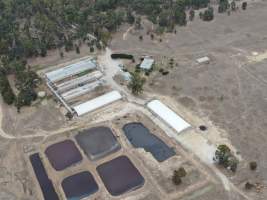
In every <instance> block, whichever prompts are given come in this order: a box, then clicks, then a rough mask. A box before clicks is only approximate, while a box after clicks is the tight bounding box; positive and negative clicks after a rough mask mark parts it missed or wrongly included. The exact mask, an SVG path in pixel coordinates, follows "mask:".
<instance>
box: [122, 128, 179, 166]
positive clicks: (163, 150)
mask: <svg viewBox="0 0 267 200" xmlns="http://www.w3.org/2000/svg"><path fill="white" fill-rule="evenodd" d="M123 131H124V134H125V135H126V137H127V138H128V140H129V141H130V142H131V144H132V145H133V146H134V147H135V148H144V149H145V151H147V152H150V153H151V154H152V155H153V156H154V158H155V159H156V160H157V161H159V162H162V161H164V160H167V159H168V158H170V157H172V156H174V155H175V151H174V150H173V149H172V148H170V147H169V146H167V145H166V144H165V143H164V142H163V141H162V140H161V139H159V138H158V137H157V136H155V135H154V134H152V133H150V131H149V130H148V129H147V128H146V127H145V126H144V125H143V124H142V123H129V124H126V125H124V126H123Z"/></svg>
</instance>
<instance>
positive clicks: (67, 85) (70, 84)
mask: <svg viewBox="0 0 267 200" xmlns="http://www.w3.org/2000/svg"><path fill="white" fill-rule="evenodd" d="M101 77H102V73H101V72H100V71H94V72H92V73H89V74H86V75H84V76H81V77H79V78H76V79H71V80H69V81H66V82H63V83H60V84H55V85H56V88H57V91H58V92H60V93H62V92H65V91H67V90H71V89H73V88H76V87H78V86H79V85H81V84H86V83H89V82H93V81H96V80H97V79H99V78H101Z"/></svg>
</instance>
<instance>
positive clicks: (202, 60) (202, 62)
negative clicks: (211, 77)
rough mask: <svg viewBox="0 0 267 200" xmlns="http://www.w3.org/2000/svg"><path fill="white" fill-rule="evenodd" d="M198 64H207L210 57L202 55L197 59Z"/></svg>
mask: <svg viewBox="0 0 267 200" xmlns="http://www.w3.org/2000/svg"><path fill="white" fill-rule="evenodd" d="M197 63H198V64H209V63H210V58H209V57H207V56H204V57H202V58H198V59H197Z"/></svg>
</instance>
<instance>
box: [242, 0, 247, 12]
mask: <svg viewBox="0 0 267 200" xmlns="http://www.w3.org/2000/svg"><path fill="white" fill-rule="evenodd" d="M247 6H248V3H247V2H246V1H244V2H243V3H242V9H243V10H246V9H247Z"/></svg>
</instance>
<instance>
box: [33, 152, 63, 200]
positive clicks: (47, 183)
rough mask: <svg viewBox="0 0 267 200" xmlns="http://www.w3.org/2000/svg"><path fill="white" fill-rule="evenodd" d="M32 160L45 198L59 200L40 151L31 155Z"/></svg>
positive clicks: (46, 199)
mask: <svg viewBox="0 0 267 200" xmlns="http://www.w3.org/2000/svg"><path fill="white" fill-rule="evenodd" d="M30 161H31V164H32V167H33V170H34V173H35V176H36V178H37V180H38V182H39V185H40V187H41V190H42V193H43V197H44V199H45V200H59V198H58V195H57V193H56V191H55V189H54V186H53V184H52V182H51V180H50V179H49V178H48V176H47V173H46V171H45V168H44V165H43V163H42V160H41V158H40V156H39V154H38V153H35V154H33V155H31V156H30Z"/></svg>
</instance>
